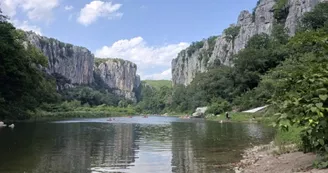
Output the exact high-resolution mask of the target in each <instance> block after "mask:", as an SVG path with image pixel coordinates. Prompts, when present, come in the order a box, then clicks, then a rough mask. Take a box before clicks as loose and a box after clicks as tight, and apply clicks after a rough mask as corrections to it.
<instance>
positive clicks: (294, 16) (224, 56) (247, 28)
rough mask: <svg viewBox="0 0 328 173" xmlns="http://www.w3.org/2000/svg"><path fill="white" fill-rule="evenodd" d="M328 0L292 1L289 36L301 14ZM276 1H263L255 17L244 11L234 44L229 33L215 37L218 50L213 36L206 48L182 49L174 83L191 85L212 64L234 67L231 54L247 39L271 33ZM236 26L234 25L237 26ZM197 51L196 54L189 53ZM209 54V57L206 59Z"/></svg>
mask: <svg viewBox="0 0 328 173" xmlns="http://www.w3.org/2000/svg"><path fill="white" fill-rule="evenodd" d="M324 1H328V0H289V1H288V8H289V14H288V16H287V18H286V22H285V28H286V29H287V30H288V31H289V35H291V36H292V35H294V34H295V31H296V28H297V24H298V21H299V19H300V17H301V16H302V15H303V14H304V13H305V12H308V11H311V10H312V9H313V8H314V6H315V5H316V4H318V3H319V2H324ZM275 4H276V0H261V2H260V3H259V5H258V6H257V7H256V11H255V16H253V15H252V14H251V13H250V12H248V11H246V10H244V11H242V12H241V13H240V15H239V17H238V19H237V24H236V25H235V26H239V27H240V31H239V34H238V36H237V37H236V39H235V40H234V46H232V43H229V42H227V40H226V39H225V34H224V33H223V34H222V35H221V36H218V37H217V38H216V40H215V43H214V44H215V45H214V49H213V50H212V46H211V45H210V44H209V39H204V40H202V41H201V42H203V43H204V46H203V47H202V48H199V49H197V50H195V51H190V50H191V47H188V48H187V49H185V50H182V51H181V52H180V53H179V54H178V56H177V57H176V58H175V59H173V60H172V82H173V85H180V84H181V85H185V86H187V85H189V84H190V83H191V81H192V80H193V79H194V77H195V75H196V74H197V73H203V72H206V71H207V70H208V69H209V67H212V66H213V65H214V66H217V65H226V66H233V63H232V61H231V54H236V53H238V52H239V51H240V50H242V49H244V48H245V46H246V43H247V41H248V40H249V39H250V38H251V37H252V36H254V35H256V34H261V33H266V34H269V35H270V34H271V31H272V28H273V23H274V22H275V19H274V5H275ZM233 26H234V25H233ZM188 51H189V52H193V53H192V54H190V53H189V54H188ZM204 54H205V57H206V55H210V56H209V57H206V58H204Z"/></svg>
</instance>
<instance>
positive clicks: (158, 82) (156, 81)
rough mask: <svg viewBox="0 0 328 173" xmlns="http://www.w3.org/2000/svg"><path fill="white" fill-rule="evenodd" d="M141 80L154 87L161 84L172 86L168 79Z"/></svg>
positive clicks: (157, 87)
mask: <svg viewBox="0 0 328 173" xmlns="http://www.w3.org/2000/svg"><path fill="white" fill-rule="evenodd" d="M143 82H145V83H146V84H148V85H150V86H152V87H154V88H156V89H160V88H161V87H162V86H166V87H169V88H172V81H170V80H144V81H143Z"/></svg>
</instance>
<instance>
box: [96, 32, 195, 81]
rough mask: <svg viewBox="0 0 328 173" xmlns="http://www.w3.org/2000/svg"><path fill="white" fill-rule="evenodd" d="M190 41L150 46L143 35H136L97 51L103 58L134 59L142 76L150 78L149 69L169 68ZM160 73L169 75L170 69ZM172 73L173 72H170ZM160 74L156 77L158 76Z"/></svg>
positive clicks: (97, 54) (98, 55)
mask: <svg viewBox="0 0 328 173" xmlns="http://www.w3.org/2000/svg"><path fill="white" fill-rule="evenodd" d="M188 46H189V44H188V43H185V42H181V43H178V44H169V45H164V46H160V47H152V46H148V45H147V43H146V41H144V39H143V38H142V37H135V38H132V39H130V40H119V41H117V42H115V43H113V44H112V45H111V46H104V47H102V48H101V49H98V50H97V51H96V53H95V55H96V56H97V57H101V58H107V57H109V58H122V59H126V60H129V61H132V62H134V63H136V64H137V65H138V69H139V73H140V74H142V75H141V76H142V77H143V78H144V77H148V78H150V77H151V76H150V75H151V74H149V73H148V72H147V71H149V70H152V71H153V70H154V69H156V68H159V67H160V68H161V69H163V68H169V67H170V66H171V61H172V59H173V58H176V57H177V55H178V53H179V52H180V51H181V50H183V49H185V48H187V47H188ZM165 72H166V73H164V72H163V74H160V75H162V76H166V77H167V75H168V74H167V73H168V70H166V71H165ZM169 73H171V72H169ZM158 76H159V75H158V74H157V75H156V76H153V77H156V78H158Z"/></svg>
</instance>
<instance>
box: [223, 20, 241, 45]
mask: <svg viewBox="0 0 328 173" xmlns="http://www.w3.org/2000/svg"><path fill="white" fill-rule="evenodd" d="M239 32H240V26H230V27H229V28H227V29H225V30H224V33H225V39H226V40H227V42H229V43H231V48H232V50H234V49H235V39H236V37H237V36H238V34H239Z"/></svg>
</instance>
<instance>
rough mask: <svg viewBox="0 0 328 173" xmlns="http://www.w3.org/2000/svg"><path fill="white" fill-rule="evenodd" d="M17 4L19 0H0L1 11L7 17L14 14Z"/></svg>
mask: <svg viewBox="0 0 328 173" xmlns="http://www.w3.org/2000/svg"><path fill="white" fill-rule="evenodd" d="M18 4H19V0H2V2H0V7H1V10H2V12H3V13H4V14H5V15H8V16H9V17H13V16H15V15H16V13H17V12H16V8H17V6H18Z"/></svg>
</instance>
